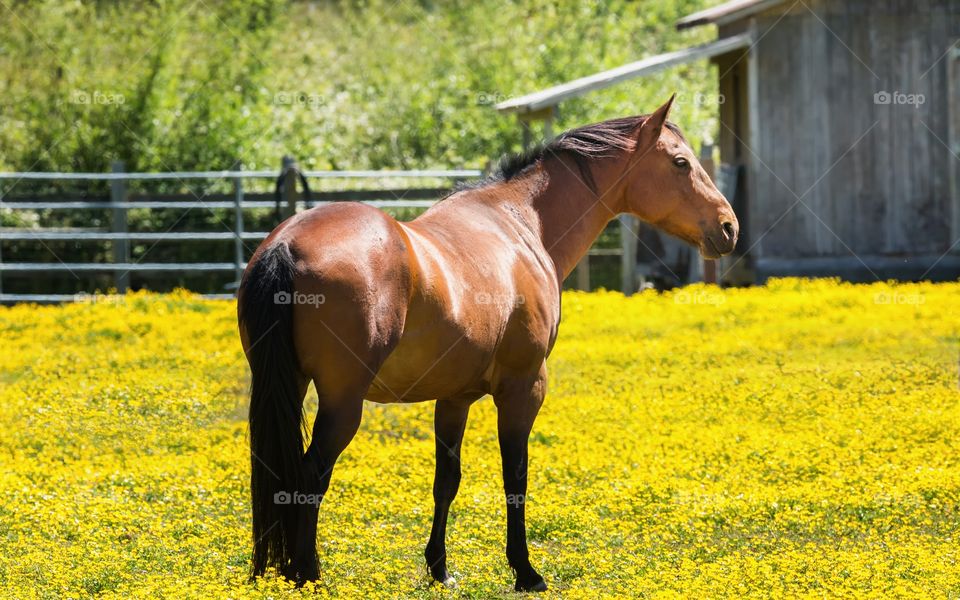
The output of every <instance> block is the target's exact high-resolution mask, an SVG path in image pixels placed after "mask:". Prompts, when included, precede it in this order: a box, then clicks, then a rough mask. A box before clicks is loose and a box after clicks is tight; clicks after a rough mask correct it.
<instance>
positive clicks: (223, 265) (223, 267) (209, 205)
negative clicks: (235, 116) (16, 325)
mask: <svg viewBox="0 0 960 600" xmlns="http://www.w3.org/2000/svg"><path fill="white" fill-rule="evenodd" d="M480 175H481V172H480V171H477V170H410V171H303V172H300V171H297V170H296V165H295V163H293V161H292V160H290V159H288V158H287V159H284V165H283V168H282V169H281V170H280V171H200V172H169V173H127V172H123V166H122V165H121V164H119V163H118V164H115V165H114V172H112V173H40V172H32V173H0V182H3V181H13V182H14V185H15V184H16V183H17V182H20V181H26V180H42V181H47V182H56V181H100V182H107V183H108V184H109V188H110V199H109V200H108V201H107V200H91V201H86V200H84V201H63V200H51V199H41V200H37V199H9V198H4V197H3V195H2V194H0V210H12V211H31V210H33V211H38V210H43V211H46V210H58V211H59V210H63V211H77V210H92V209H99V210H104V209H106V210H109V211H110V215H111V221H110V230H109V231H106V230H101V231H71V230H57V229H51V228H47V229H36V228H4V229H0V241H6V240H10V241H17V240H20V241H38V242H40V243H43V242H45V241H94V242H97V241H99V242H109V243H110V245H111V246H112V255H113V261H112V262H69V263H68V262H63V261H62V260H59V259H58V261H57V262H9V261H5V260H4V258H3V254H2V245H0V302H5V303H10V302H69V301H73V300H75V299H77V298H78V297H84V295H83V293H82V292H81V293H80V294H77V295H73V294H45V293H17V294H12V293H4V290H3V275H4V273H24V272H64V273H81V272H82V273H90V272H94V273H111V272H112V273H113V274H114V283H115V286H116V288H117V290H118V291H119V292H123V291H125V290H126V289H127V288H128V287H129V275H130V273H134V272H225V273H230V272H232V273H233V274H234V280H235V281H234V286H235V284H236V281H239V278H240V275H241V274H242V273H243V269H244V268H245V267H246V248H245V245H244V242H245V241H254V242H258V241H260V240H262V239H263V238H265V237H266V236H267V235H268V233H269V232H267V231H245V230H244V211H247V210H250V209H264V208H276V209H279V210H280V211H281V212H282V213H283V214H291V213H292V212H293V211H295V210H297V209H298V208H301V207H309V206H319V205H323V204H328V203H331V202H338V201H343V200H352V201H357V202H363V203H365V204H369V205H372V206H377V207H395V208H425V207H429V206H431V205H432V204H433V203H434V202H436V200H437V199H438V198H439V197H441V196H442V195H443V193H445V192H446V191H449V189H450V187H452V186H450V187H402V188H383V187H381V188H378V189H362V190H340V191H333V192H330V191H325V192H319V193H315V194H310V195H309V196H308V197H306V198H301V197H300V194H298V193H297V192H296V190H295V179H299V178H301V177H302V178H304V179H305V180H320V179H336V180H367V181H380V182H383V181H391V180H411V179H415V180H421V181H422V180H426V179H429V180H434V181H436V180H442V181H445V182H447V183H456V182H459V181H463V180H467V179H471V178H476V177H479V176H480ZM198 179H206V180H221V181H225V182H229V183H230V184H231V185H232V190H233V191H232V194H228V195H224V194H218V195H216V196H210V197H206V196H200V195H196V194H194V195H193V196H192V197H185V196H183V195H180V198H174V199H170V198H169V197H168V198H165V199H164V198H159V197H158V198H150V197H146V198H132V197H131V196H130V194H129V191H128V185H127V184H128V183H129V182H131V181H150V180H167V181H180V182H184V183H186V182H188V181H190V180H198ZM251 179H260V180H264V179H272V180H276V184H277V193H276V194H274V195H270V194H265V193H259V194H249V193H248V192H247V191H246V190H245V185H244V182H245V181H248V180H251ZM284 183H285V185H284ZM184 198H186V199H184ZM170 208H178V209H184V210H189V209H228V210H231V211H232V214H233V228H232V229H231V228H229V227H226V229H227V230H226V231H222V232H209V231H207V232H200V231H195V232H184V231H177V232H174V231H167V232H155V231H154V232H131V231H129V230H128V227H127V225H128V214H127V213H128V211H129V210H130V209H151V210H152V209H170ZM200 240H204V241H216V240H221V241H223V242H225V243H227V242H231V241H232V242H233V246H234V252H233V254H234V260H233V261H232V262H189V263H187V262H179V263H177V262H171V263H156V262H137V261H131V259H130V242H133V241H156V242H159V241H200ZM228 287H229V286H228ZM232 295H233V294H232V293H222V294H207V296H209V297H217V298H229V297H231V296H232Z"/></svg>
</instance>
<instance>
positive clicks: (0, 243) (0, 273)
mask: <svg viewBox="0 0 960 600" xmlns="http://www.w3.org/2000/svg"><path fill="white" fill-rule="evenodd" d="M2 213H3V190H2V189H0V214H2ZM2 264H3V239H2V238H0V265H2ZM0 295H3V269H0Z"/></svg>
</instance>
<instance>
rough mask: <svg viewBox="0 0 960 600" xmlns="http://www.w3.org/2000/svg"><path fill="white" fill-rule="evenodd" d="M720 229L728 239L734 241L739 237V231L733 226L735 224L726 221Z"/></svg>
mask: <svg viewBox="0 0 960 600" xmlns="http://www.w3.org/2000/svg"><path fill="white" fill-rule="evenodd" d="M720 227H721V228H722V229H723V233H724V234H726V236H727V239H729V240H732V239H734V238H735V237H737V229H736V227H734V226H733V223H731V222H730V221H726V222H724V223H721V224H720Z"/></svg>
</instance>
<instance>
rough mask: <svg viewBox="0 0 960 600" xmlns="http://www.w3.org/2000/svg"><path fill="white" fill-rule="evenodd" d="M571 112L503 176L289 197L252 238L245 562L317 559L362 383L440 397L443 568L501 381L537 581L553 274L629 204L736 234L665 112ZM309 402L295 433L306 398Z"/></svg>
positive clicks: (713, 252)
mask: <svg viewBox="0 0 960 600" xmlns="http://www.w3.org/2000/svg"><path fill="white" fill-rule="evenodd" d="M672 102H673V98H671V99H670V101H668V102H667V103H666V104H664V105H663V106H661V107H660V108H659V109H657V111H656V112H654V113H653V114H651V115H646V116H638V117H628V118H622V119H615V120H612V121H605V122H603V123H598V124H596V125H589V126H586V127H582V128H579V129H574V130H572V131H569V132H567V133H565V134H563V135H562V136H560V137H559V138H557V139H556V140H554V141H553V142H551V143H549V144H547V145H546V146H544V147H541V148H540V149H539V150H537V151H535V152H532V153H528V154H526V155H523V156H520V157H515V158H513V159H511V160H508V161H506V162H505V163H504V164H503V165H502V166H501V169H500V172H499V174H498V175H497V176H495V177H493V178H492V179H491V180H489V181H487V182H484V183H482V184H480V185H478V186H475V187H473V188H471V189H466V190H461V191H458V192H456V193H454V194H452V195H450V196H449V197H447V198H446V199H444V200H442V201H441V202H439V203H437V204H436V205H435V206H433V207H432V208H431V209H430V210H428V211H426V212H425V213H424V214H423V215H422V216H420V217H419V218H417V219H415V220H414V221H412V222H409V223H400V222H398V221H396V220H394V219H393V218H392V217H390V216H389V215H387V214H385V213H383V212H381V211H379V210H376V209H374V208H370V207H368V206H365V205H362V204H354V203H343V204H335V205H330V206H325V207H322V208H316V209H312V210H308V211H306V212H303V213H300V214H298V215H296V216H294V217H291V218H290V219H288V220H286V221H285V222H284V223H282V224H281V225H280V226H279V227H277V229H276V230H274V231H273V232H272V233H271V234H270V236H269V237H268V238H267V239H266V240H264V242H263V243H262V244H261V245H260V247H259V248H258V249H257V251H256V253H254V255H253V257H252V258H251V260H250V264H249V265H248V266H247V270H246V273H245V274H244V277H243V282H242V284H241V287H240V292H239V301H238V310H239V320H240V334H241V337H242V340H243V348H244V351H245V352H246V355H247V358H248V360H249V363H250V369H251V371H252V373H253V376H252V389H251V396H250V446H251V465H252V474H251V487H252V496H253V501H252V505H253V538H254V548H253V575H254V576H258V575H262V574H263V573H264V572H265V571H266V569H267V568H268V567H275V568H276V569H277V570H278V571H279V572H280V573H281V574H282V575H284V576H286V577H287V578H290V579H292V580H294V581H296V582H298V583H303V582H305V581H309V580H314V579H316V578H317V577H318V576H319V573H318V564H317V554H316V538H317V514H318V512H317V511H318V508H319V503H320V501H321V499H322V498H323V494H324V493H325V492H326V491H327V487H328V485H329V483H330V475H331V473H332V471H333V466H334V464H335V463H336V461H337V458H338V457H339V456H340V453H341V452H343V450H344V448H346V447H347V444H349V443H350V440H351V439H353V436H354V434H355V433H356V431H357V428H358V427H359V425H360V417H361V413H362V407H363V400H364V399H365V398H366V399H368V400H372V401H374V402H383V403H388V402H421V401H424V400H436V401H437V403H436V413H435V428H436V460H437V466H436V474H435V480H434V486H433V497H434V501H435V511H434V516H433V529H432V532H431V534H430V540H429V542H428V543H427V546H426V552H425V556H426V560H427V565H428V567H429V569H430V573H431V575H432V576H433V577H434V578H435V579H436V580H437V581H441V582H444V583H448V584H449V583H451V582H452V578H451V577H450V575H449V573H448V571H447V565H446V550H445V542H444V536H445V531H446V524H447V514H448V511H449V509H450V504H451V503H452V502H453V499H454V497H455V496H456V493H457V488H458V487H459V484H460V442H461V440H462V438H463V431H464V426H465V425H466V421H467V413H468V411H469V409H470V405H471V404H472V403H473V402H475V401H476V400H477V399H479V398H480V397H482V396H483V395H484V394H492V395H493V401H494V403H495V405H496V407H497V414H498V416H497V430H498V436H499V440H500V452H501V456H502V462H503V485H504V492H505V498H506V503H507V506H506V510H507V536H506V537H507V541H506V553H507V560H508V561H509V563H510V566H511V567H512V568H513V569H514V571H515V572H516V576H517V580H516V589H517V590H544V589H546V584H545V583H544V581H543V578H542V577H541V576H540V575H539V574H538V573H537V571H536V570H534V568H533V567H532V566H531V564H530V560H529V558H528V554H527V542H526V526H525V524H524V498H525V496H526V489H527V438H528V436H529V434H530V430H531V427H532V426H533V421H534V419H535V418H536V416H537V412H538V410H539V409H540V405H541V404H542V403H543V398H544V394H545V393H546V387H547V372H546V364H545V359H546V357H547V356H548V355H549V354H550V350H551V348H552V347H553V343H554V341H555V340H556V337H557V327H558V326H559V324H560V288H561V284H562V282H563V280H564V278H565V277H566V276H567V275H569V274H570V272H571V271H572V270H573V268H574V266H575V265H576V264H577V262H578V261H579V260H580V258H581V257H582V256H583V255H584V253H586V252H587V250H588V249H589V247H590V245H591V244H592V243H593V241H594V239H595V238H596V237H597V236H598V235H599V233H600V231H601V230H602V229H603V228H604V226H605V225H606V224H607V223H608V222H609V221H610V220H611V219H612V218H614V217H615V216H616V215H618V214H620V213H630V214H633V215H636V216H637V217H639V218H640V219H642V220H644V221H646V222H648V223H652V224H654V225H655V226H657V227H659V228H660V229H662V230H664V231H667V232H669V233H671V234H673V235H675V236H678V237H680V238H682V239H684V240H686V241H687V242H689V243H691V244H694V245H696V246H698V247H699V249H700V252H701V253H702V254H703V255H704V256H706V257H710V258H716V257H719V256H720V255H722V254H727V253H729V252H730V251H731V250H733V247H734V245H735V244H736V240H737V227H738V226H737V218H736V217H735V216H734V214H733V211H732V210H731V208H730V205H729V204H728V203H727V201H726V199H724V197H723V195H722V194H720V192H719V191H717V189H716V187H714V185H713V183H712V182H711V181H710V178H709V177H708V176H707V174H706V173H705V172H704V170H703V168H702V167H701V166H700V164H699V162H698V161H697V159H696V157H695V155H694V152H693V151H692V150H691V148H690V146H689V144H687V143H686V141H685V140H684V138H683V136H682V134H681V133H680V131H679V129H678V128H677V127H676V126H675V125H673V124H672V123H669V122H668V121H667V113H668V112H669V110H670V105H671V104H672ZM310 381H313V382H314V384H315V386H316V389H317V395H318V397H319V404H320V406H319V410H318V412H317V418H316V421H315V423H314V426H313V433H312V436H311V437H310V443H309V446H307V449H306V451H304V433H305V431H304V429H305V426H304V421H303V410H302V407H303V398H304V395H305V394H306V389H307V385H308V383H309V382H310Z"/></svg>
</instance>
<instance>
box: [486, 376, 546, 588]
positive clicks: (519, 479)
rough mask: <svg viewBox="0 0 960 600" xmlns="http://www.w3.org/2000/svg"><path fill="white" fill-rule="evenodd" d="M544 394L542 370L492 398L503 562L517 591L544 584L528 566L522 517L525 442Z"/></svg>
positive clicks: (505, 385) (513, 382)
mask: <svg viewBox="0 0 960 600" xmlns="http://www.w3.org/2000/svg"><path fill="white" fill-rule="evenodd" d="M545 393H546V369H545V367H541V369H540V372H539V374H537V375H536V376H535V377H533V378H519V379H513V378H510V379H507V378H505V379H504V380H502V381H501V385H500V389H498V390H497V392H496V393H495V394H494V402H495V403H496V405H497V433H498V436H499V438H500V455H501V459H502V461H503V491H504V493H505V494H506V501H507V560H508V561H509V563H510V566H511V567H512V568H513V570H514V571H515V572H516V574H517V582H516V585H515V588H514V589H516V590H517V591H544V590H546V589H547V584H546V583H545V582H544V581H543V577H541V576H540V574H539V573H537V571H536V570H535V569H534V568H533V567H532V566H531V565H530V558H529V554H528V551H527V529H526V521H525V515H524V507H525V505H526V496H527V439H528V438H529V436H530V430H531V428H532V427H533V421H534V420H535V419H536V418H537V412H538V411H539V410H540V405H541V404H542V403H543V397H544V394H545Z"/></svg>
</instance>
